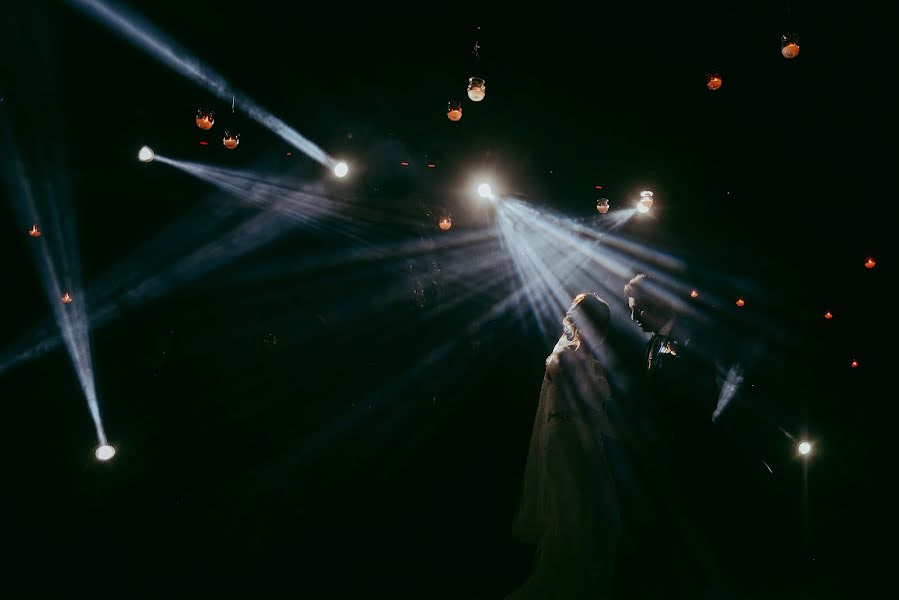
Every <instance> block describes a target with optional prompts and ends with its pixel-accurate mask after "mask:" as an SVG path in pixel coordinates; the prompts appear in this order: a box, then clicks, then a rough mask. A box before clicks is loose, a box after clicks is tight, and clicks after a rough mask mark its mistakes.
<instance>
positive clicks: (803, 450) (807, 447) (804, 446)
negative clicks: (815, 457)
mask: <svg viewBox="0 0 899 600" xmlns="http://www.w3.org/2000/svg"><path fill="white" fill-rule="evenodd" d="M811 451H812V445H811V444H810V443H808V442H806V441H802V442H799V454H802V455H803V456H805V455H806V454H808V453H809V452H811Z"/></svg>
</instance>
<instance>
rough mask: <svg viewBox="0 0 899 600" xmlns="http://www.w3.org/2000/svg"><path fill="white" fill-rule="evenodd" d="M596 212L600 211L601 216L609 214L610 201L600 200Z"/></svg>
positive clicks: (597, 202)
mask: <svg viewBox="0 0 899 600" xmlns="http://www.w3.org/2000/svg"><path fill="white" fill-rule="evenodd" d="M596 210H598V211H599V214H601V215H604V214H606V213H607V212H609V201H608V199H606V198H600V199H599V200H597V201H596Z"/></svg>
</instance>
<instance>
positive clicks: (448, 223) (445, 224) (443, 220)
mask: <svg viewBox="0 0 899 600" xmlns="http://www.w3.org/2000/svg"><path fill="white" fill-rule="evenodd" d="M437 225H438V226H439V227H440V229H442V230H444V231H446V230H447V229H449V228H450V227H452V226H453V220H452V219H451V218H449V217H440V221H439V222H438V223H437Z"/></svg>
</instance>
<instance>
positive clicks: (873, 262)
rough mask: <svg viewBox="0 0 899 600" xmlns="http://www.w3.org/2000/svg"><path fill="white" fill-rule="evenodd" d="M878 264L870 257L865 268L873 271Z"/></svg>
mask: <svg viewBox="0 0 899 600" xmlns="http://www.w3.org/2000/svg"><path fill="white" fill-rule="evenodd" d="M876 264H877V263H876V262H875V261H874V259H873V258H871V257H870V256H869V257H868V260H866V261H865V268H867V269H873V268H874V265H876Z"/></svg>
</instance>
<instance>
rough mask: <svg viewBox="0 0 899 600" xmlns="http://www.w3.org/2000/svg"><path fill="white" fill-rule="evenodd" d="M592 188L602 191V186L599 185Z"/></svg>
mask: <svg viewBox="0 0 899 600" xmlns="http://www.w3.org/2000/svg"><path fill="white" fill-rule="evenodd" d="M594 187H595V188H596V189H598V190H601V189H602V186H601V185H597V186H594Z"/></svg>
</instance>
